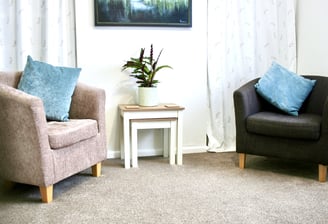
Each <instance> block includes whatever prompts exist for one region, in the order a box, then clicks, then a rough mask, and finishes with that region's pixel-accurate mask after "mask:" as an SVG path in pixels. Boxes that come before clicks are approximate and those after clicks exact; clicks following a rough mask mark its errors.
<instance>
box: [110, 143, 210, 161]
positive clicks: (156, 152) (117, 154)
mask: <svg viewBox="0 0 328 224" xmlns="http://www.w3.org/2000/svg"><path fill="white" fill-rule="evenodd" d="M207 150H208V147H207V146H187V147H183V148H182V153H183V154H188V153H202V152H207ZM160 155H163V149H141V150H138V156H140V157H143V156H160ZM107 158H108V159H115V158H121V151H120V150H115V151H109V150H107Z"/></svg>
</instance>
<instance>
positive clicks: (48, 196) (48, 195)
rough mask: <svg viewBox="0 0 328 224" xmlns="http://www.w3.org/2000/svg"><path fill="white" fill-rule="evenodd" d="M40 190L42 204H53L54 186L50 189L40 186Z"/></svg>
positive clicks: (49, 187)
mask: <svg viewBox="0 0 328 224" xmlns="http://www.w3.org/2000/svg"><path fill="white" fill-rule="evenodd" d="M39 188H40V193H41V199H42V202H45V203H50V202H52V197H53V196H52V195H53V185H50V186H48V187H43V186H40V187H39Z"/></svg>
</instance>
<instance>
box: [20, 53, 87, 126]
mask: <svg viewBox="0 0 328 224" xmlns="http://www.w3.org/2000/svg"><path fill="white" fill-rule="evenodd" d="M80 71H81V69H80V68H69V67H58V66H53V65H50V64H47V63H44V62H40V61H34V60H33V59H32V57H31V56H28V57H27V63H26V65H25V69H24V72H23V75H22V78H21V80H20V82H19V84H18V89H20V90H22V91H24V92H26V93H28V94H31V95H33V96H37V97H40V98H41V99H42V101H43V104H44V108H45V113H46V117H47V119H48V120H56V121H67V120H68V118H69V114H68V113H69V109H70V106H71V100H72V95H73V93H74V89H75V86H76V84H77V81H78V78H79V75H80Z"/></svg>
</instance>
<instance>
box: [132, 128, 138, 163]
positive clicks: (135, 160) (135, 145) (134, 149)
mask: <svg viewBox="0 0 328 224" xmlns="http://www.w3.org/2000/svg"><path fill="white" fill-rule="evenodd" d="M137 126H138V125H137V124H136V123H133V122H132V123H131V156H132V167H134V168H137V167H138V127H137Z"/></svg>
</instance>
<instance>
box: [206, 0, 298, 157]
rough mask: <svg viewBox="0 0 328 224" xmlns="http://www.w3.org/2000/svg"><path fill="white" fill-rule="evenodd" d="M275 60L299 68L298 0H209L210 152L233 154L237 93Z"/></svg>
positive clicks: (208, 134) (288, 66) (286, 65)
mask: <svg viewBox="0 0 328 224" xmlns="http://www.w3.org/2000/svg"><path fill="white" fill-rule="evenodd" d="M273 61H276V62H278V63H280V64H282V65H284V66H285V67H287V68H289V69H290V70H293V71H295V69H296V28H295V2H294V0H249V1H244V0H234V1H231V0H208V69H207V70H208V74H207V80H208V85H207V86H208V105H209V111H210V122H209V124H208V131H207V136H208V146H209V151H214V152H219V151H235V140H236V136H235V121H234V105H233V91H234V90H235V89H237V88H238V87H240V86H241V85H242V84H244V83H246V82H247V81H249V80H251V79H253V78H255V77H260V76H261V75H262V74H263V73H264V72H265V71H266V70H267V69H268V68H269V67H270V65H271V63H272V62H273Z"/></svg>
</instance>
